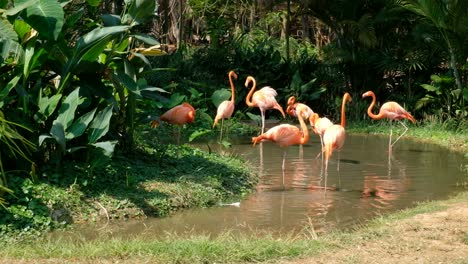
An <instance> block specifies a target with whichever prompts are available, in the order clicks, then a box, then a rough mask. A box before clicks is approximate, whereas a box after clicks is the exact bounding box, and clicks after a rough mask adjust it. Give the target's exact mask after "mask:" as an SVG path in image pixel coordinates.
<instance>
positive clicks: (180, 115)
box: [151, 102, 196, 143]
mask: <svg viewBox="0 0 468 264" xmlns="http://www.w3.org/2000/svg"><path fill="white" fill-rule="evenodd" d="M195 112H196V111H195V108H193V106H192V105H190V104H189V103H186V102H184V103H182V104H180V105H178V106H175V107H173V108H171V109H169V110H168V111H167V112H165V113H164V114H162V115H161V116H160V117H158V118H156V119H155V120H153V121H151V127H152V128H156V127H158V126H159V124H160V123H161V121H164V122H167V123H169V124H173V125H177V126H179V133H178V136H177V143H179V138H180V128H181V127H182V126H183V125H184V124H186V123H193V122H194V121H195Z"/></svg>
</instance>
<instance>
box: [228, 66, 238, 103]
mask: <svg viewBox="0 0 468 264" xmlns="http://www.w3.org/2000/svg"><path fill="white" fill-rule="evenodd" d="M233 76H234V78H236V79H237V76H236V74H235V73H234V72H233V71H231V72H229V84H231V102H235V93H234V83H233V82H232V77H233Z"/></svg>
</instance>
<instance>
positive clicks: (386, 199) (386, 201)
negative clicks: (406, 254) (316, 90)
mask: <svg viewBox="0 0 468 264" xmlns="http://www.w3.org/2000/svg"><path fill="white" fill-rule="evenodd" d="M198 147H200V148H202V149H203V148H205V149H206V148H207V147H206V145H200V146H198ZM211 147H212V148H213V146H211ZM215 151H219V152H223V153H224V154H226V155H237V156H239V157H242V158H243V159H245V160H247V161H248V162H250V163H251V165H252V166H253V167H254V168H255V169H256V170H258V172H259V175H260V182H259V184H258V186H257V188H256V191H255V192H254V193H252V194H251V195H249V196H248V197H246V198H245V199H244V200H241V201H232V202H233V204H231V205H220V206H216V207H213V208H206V209H192V210H186V211H183V212H180V213H177V214H175V215H173V216H170V217H166V218H149V219H145V220H138V221H136V220H135V221H127V222H118V223H113V224H112V223H111V224H109V225H106V226H104V227H103V226H102V224H101V226H96V227H95V228H89V227H87V228H86V229H83V230H80V233H81V236H85V237H89V238H91V237H94V236H96V235H102V234H107V235H111V236H113V235H116V236H129V237H132V236H138V237H144V236H148V237H153V238H154V237H156V236H158V234H159V235H164V234H165V233H166V232H169V233H177V234H179V235H183V234H194V233H203V234H214V235H215V234H218V233H221V232H224V231H231V232H252V231H256V232H262V231H266V232H273V233H276V234H282V233H291V232H306V231H307V232H327V231H330V230H333V229H349V228H354V227H357V226H359V225H360V224H362V223H364V222H365V221H367V220H369V219H371V218H374V217H376V216H379V215H383V214H387V213H391V212H395V211H398V210H400V209H404V208H408V207H410V206H413V205H414V204H415V203H417V202H421V201H427V200H438V199H445V198H447V197H448V196H450V195H452V194H454V193H456V192H457V191H462V190H463V186H464V184H466V182H467V177H466V175H465V174H464V173H463V172H462V171H461V169H460V168H461V166H462V164H463V163H464V162H466V161H464V157H463V156H462V155H460V154H457V153H453V152H450V151H449V150H447V149H445V148H442V147H439V146H436V145H433V144H427V143H421V142H414V141H411V140H409V139H406V138H402V139H400V140H399V141H398V143H397V144H396V145H395V146H394V148H393V151H392V153H391V154H390V155H389V152H388V138H387V137H384V136H363V135H348V136H347V138H346V143H345V145H344V147H343V149H342V151H341V152H340V153H339V154H338V153H337V152H335V153H333V156H332V157H331V159H330V162H329V165H328V170H327V171H325V169H324V166H322V160H321V156H320V140H319V138H318V137H316V136H312V137H311V139H310V141H309V143H308V144H306V145H304V146H292V147H289V148H288V149H287V155H286V163H285V165H286V166H285V170H284V175H283V171H282V169H281V165H282V159H283V149H281V148H280V147H278V146H277V145H276V144H273V143H271V142H263V143H261V144H259V145H256V146H255V147H253V146H252V144H251V143H250V141H249V139H245V140H244V141H240V142H237V143H236V144H234V145H233V146H232V147H231V148H223V147H221V146H219V147H218V149H215ZM338 158H339V159H338ZM338 169H339V170H338ZM325 187H326V188H325Z"/></svg>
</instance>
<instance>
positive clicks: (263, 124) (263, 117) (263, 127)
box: [260, 110, 265, 134]
mask: <svg viewBox="0 0 468 264" xmlns="http://www.w3.org/2000/svg"><path fill="white" fill-rule="evenodd" d="M260 113H261V114H262V134H263V132H264V131H265V111H263V110H260Z"/></svg>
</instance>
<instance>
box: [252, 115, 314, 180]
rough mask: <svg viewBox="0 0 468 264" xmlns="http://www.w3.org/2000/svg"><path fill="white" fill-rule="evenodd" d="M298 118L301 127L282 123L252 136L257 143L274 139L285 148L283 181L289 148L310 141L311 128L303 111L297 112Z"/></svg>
mask: <svg viewBox="0 0 468 264" xmlns="http://www.w3.org/2000/svg"><path fill="white" fill-rule="evenodd" d="M297 114H298V115H297V118H298V119H299V124H300V125H301V128H300V129H299V128H298V127H297V126H293V125H290V124H281V125H277V126H274V127H272V128H270V129H268V131H267V132H265V133H263V134H261V135H260V136H258V137H253V138H252V143H253V145H254V146H255V144H257V143H259V142H262V140H268V141H272V142H274V143H276V144H278V145H279V146H280V147H282V148H283V165H282V166H281V169H282V171H283V182H284V169H285V160H286V152H287V148H288V147H289V146H292V145H304V144H306V143H307V142H308V141H309V130H308V129H307V126H306V124H305V123H304V120H303V118H302V116H303V113H302V111H299V112H297Z"/></svg>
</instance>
